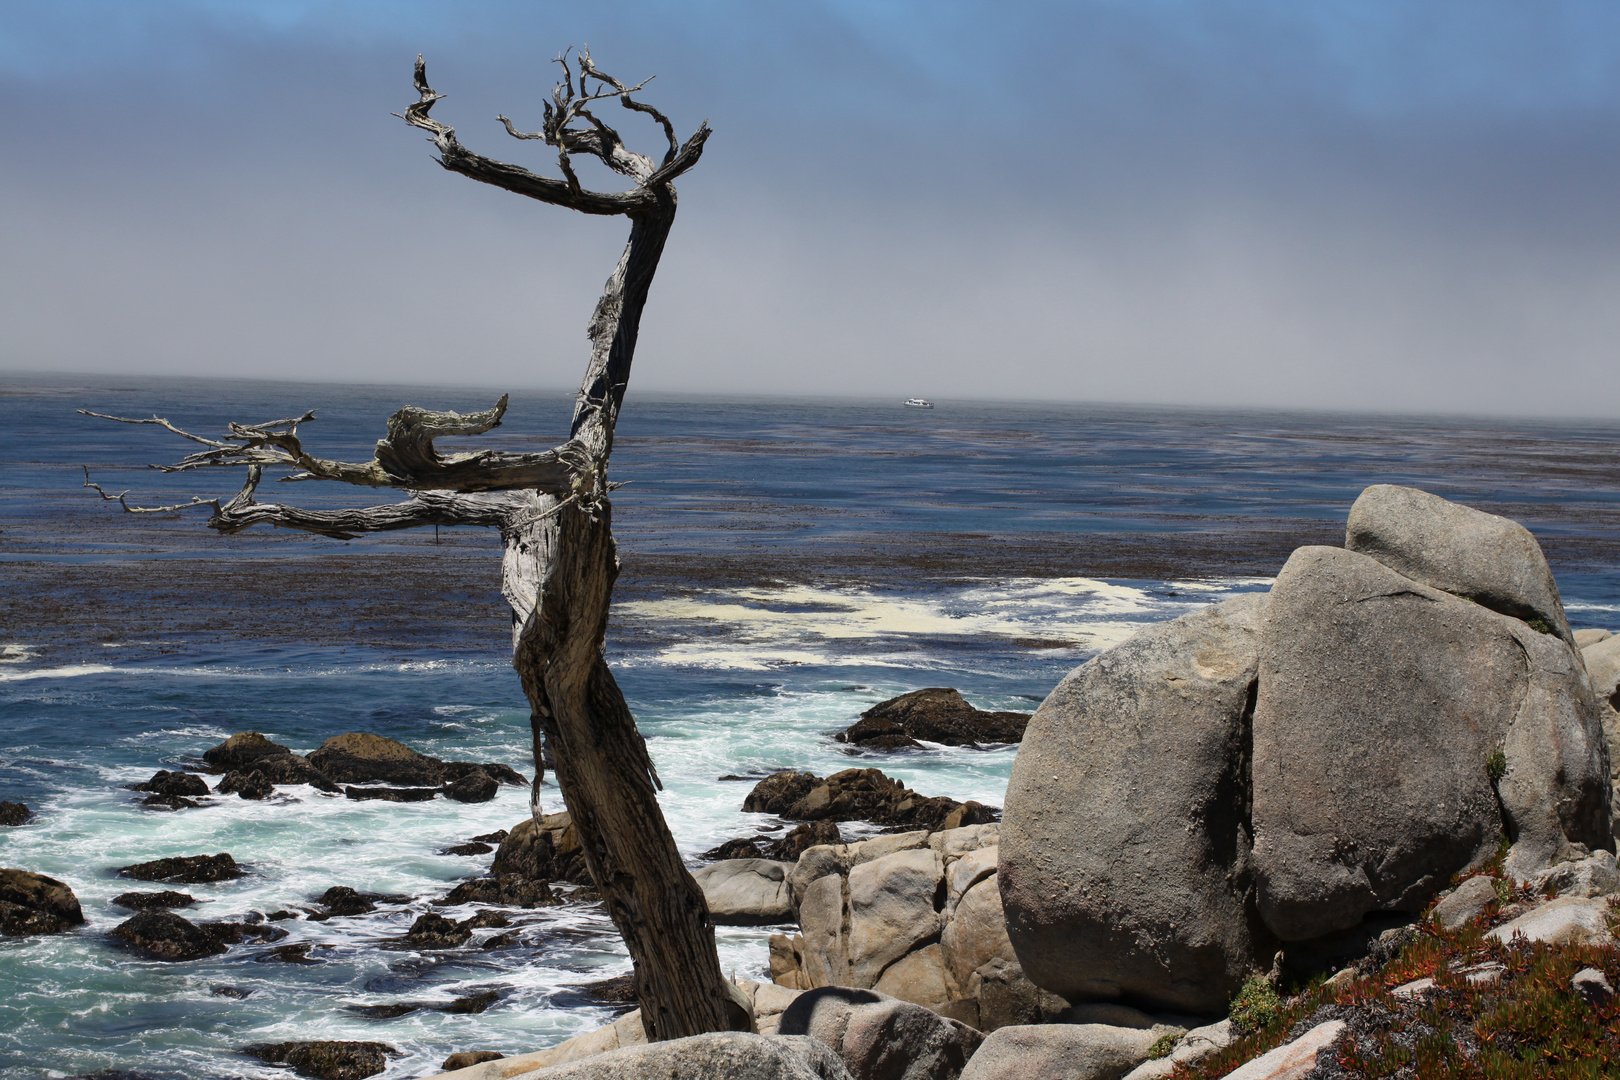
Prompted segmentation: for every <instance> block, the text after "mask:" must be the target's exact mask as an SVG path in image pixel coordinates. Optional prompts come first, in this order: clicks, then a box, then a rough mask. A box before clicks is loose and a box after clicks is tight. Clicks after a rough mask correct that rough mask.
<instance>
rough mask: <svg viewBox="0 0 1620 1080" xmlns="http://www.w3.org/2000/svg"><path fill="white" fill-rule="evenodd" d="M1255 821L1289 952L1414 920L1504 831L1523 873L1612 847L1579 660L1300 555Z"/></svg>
mask: <svg viewBox="0 0 1620 1080" xmlns="http://www.w3.org/2000/svg"><path fill="white" fill-rule="evenodd" d="M1482 516H1483V515H1482ZM1553 597H1554V599H1555V600H1556V592H1555V593H1553ZM1504 812H1505V815H1506V816H1505V819H1504ZM1253 822H1254V852H1253V859H1254V867H1255V872H1256V881H1257V886H1258V890H1257V901H1258V910H1259V912H1260V914H1261V917H1262V918H1263V919H1264V920H1265V923H1266V926H1267V927H1268V928H1269V929H1270V930H1271V931H1272V932H1273V933H1275V934H1276V935H1277V936H1278V937H1279V938H1281V939H1283V940H1284V941H1305V940H1308V939H1311V938H1316V937H1320V936H1323V935H1325V934H1329V933H1333V932H1335V931H1339V930H1345V929H1348V928H1350V927H1353V926H1355V925H1357V924H1358V923H1359V922H1360V921H1361V919H1362V917H1363V916H1365V915H1366V914H1368V913H1369V912H1373V911H1408V912H1417V911H1420V910H1421V909H1422V908H1423V906H1424V905H1425V904H1427V903H1428V902H1429V900H1431V899H1433V897H1434V895H1435V894H1436V893H1437V892H1438V891H1439V890H1440V889H1442V888H1444V887H1445V885H1446V882H1447V881H1448V880H1449V879H1450V878H1451V876H1452V875H1453V874H1455V873H1457V872H1458V871H1460V870H1463V869H1465V868H1467V867H1470V866H1473V865H1476V864H1479V863H1482V862H1484V861H1485V860H1486V859H1487V858H1488V857H1489V856H1490V855H1491V853H1492V852H1494V851H1495V849H1496V847H1497V844H1498V843H1499V840H1500V838H1501V836H1502V835H1503V833H1504V831H1506V833H1507V835H1509V836H1511V837H1514V838H1515V844H1514V848H1513V850H1512V852H1510V854H1509V860H1508V869H1509V870H1510V872H1514V873H1516V874H1518V875H1519V876H1521V877H1525V876H1528V875H1529V873H1531V872H1533V871H1535V870H1539V869H1542V868H1543V867H1545V866H1547V865H1549V864H1550V863H1551V862H1553V861H1554V860H1555V859H1557V858H1558V857H1559V856H1560V855H1561V854H1563V853H1564V852H1565V851H1566V850H1567V848H1568V844H1569V843H1570V842H1576V843H1582V844H1586V845H1587V846H1588V847H1593V848H1596V847H1604V846H1609V845H1611V844H1612V840H1611V839H1610V836H1609V783H1608V752H1607V747H1606V744H1605V742H1604V739H1603V736H1602V730H1601V727H1600V724H1599V721H1598V716H1597V710H1596V704H1595V702H1594V701H1593V699H1592V694H1591V689H1590V687H1589V685H1588V683H1587V679H1586V674H1585V671H1584V669H1583V668H1582V665H1581V662H1580V660H1579V658H1578V657H1577V656H1576V654H1575V653H1574V651H1573V649H1572V647H1571V646H1570V645H1568V644H1566V643H1565V641H1564V640H1563V639H1562V638H1560V637H1557V636H1554V635H1551V634H1546V633H1540V632H1537V631H1536V630H1534V629H1531V627H1530V626H1528V625H1527V624H1526V623H1525V622H1523V621H1521V620H1520V619H1518V618H1514V617H1511V616H1507V615H1502V614H1498V613H1497V612H1495V611H1492V610H1490V609H1488V608H1485V607H1483V606H1481V605H1480V604H1478V603H1472V602H1469V601H1467V600H1462V599H1459V598H1457V597H1455V596H1452V595H1451V594H1450V593H1447V592H1442V591H1440V590H1438V589H1434V588H1430V587H1428V586H1426V585H1423V584H1420V583H1419V582H1417V581H1414V580H1413V579H1411V578H1408V577H1404V576H1402V575H1401V574H1398V573H1396V572H1395V571H1393V570H1391V569H1390V568H1388V567H1386V566H1384V565H1382V564H1381V563H1379V562H1377V561H1375V560H1374V559H1372V558H1369V557H1367V556H1365V555H1361V554H1358V553H1356V552H1353V551H1346V550H1343V549H1340V548H1327V547H1306V548H1300V549H1299V550H1298V551H1296V552H1294V554H1293V556H1291V557H1290V558H1289V560H1288V563H1287V564H1286V565H1285V566H1284V567H1283V569H1282V572H1281V573H1280V574H1279V575H1278V576H1277V581H1276V584H1275V585H1273V587H1272V590H1271V603H1270V605H1269V608H1268V610H1267V613H1266V620H1265V629H1264V632H1263V634H1262V637H1261V645H1260V669H1259V692H1258V695H1257V698H1256V702H1255V709H1254V762H1253Z"/></svg>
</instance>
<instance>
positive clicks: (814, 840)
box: [764, 804, 966, 862]
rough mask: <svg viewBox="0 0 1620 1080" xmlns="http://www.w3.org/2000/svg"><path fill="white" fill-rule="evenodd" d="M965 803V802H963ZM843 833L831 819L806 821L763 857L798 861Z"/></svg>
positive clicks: (840, 840) (835, 841)
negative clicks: (814, 848) (802, 856)
mask: <svg viewBox="0 0 1620 1080" xmlns="http://www.w3.org/2000/svg"><path fill="white" fill-rule="evenodd" d="M964 805H966V804H964ZM843 842H844V837H843V834H842V833H840V832H839V831H838V826H837V825H835V824H834V823H833V822H831V821H806V822H804V823H803V824H802V825H795V826H794V827H793V828H792V829H790V830H788V833H787V835H786V836H784V837H782V839H780V840H778V841H776V842H775V843H773V844H770V845H769V846H768V847H766V849H765V856H764V857H765V858H767V859H777V860H779V861H782V862H798V861H799V856H800V855H803V854H804V853H805V852H806V851H808V850H810V849H811V848H813V847H817V846H819V845H821V844H842V843H843Z"/></svg>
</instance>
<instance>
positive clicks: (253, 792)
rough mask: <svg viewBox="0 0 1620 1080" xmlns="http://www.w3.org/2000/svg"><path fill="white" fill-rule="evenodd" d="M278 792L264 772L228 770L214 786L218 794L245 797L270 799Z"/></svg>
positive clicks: (215, 792)
mask: <svg viewBox="0 0 1620 1080" xmlns="http://www.w3.org/2000/svg"><path fill="white" fill-rule="evenodd" d="M275 793H276V789H275V786H274V785H273V784H271V783H270V781H269V779H268V778H267V777H266V776H265V775H264V773H262V772H257V771H255V772H240V771H237V772H228V773H226V774H225V779H223V780H221V781H220V782H219V785H218V786H217V787H215V788H214V794H216V795H236V796H238V797H239V798H243V799H268V798H269V797H270V796H272V795H274V794H275Z"/></svg>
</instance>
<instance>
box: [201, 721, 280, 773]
mask: <svg viewBox="0 0 1620 1080" xmlns="http://www.w3.org/2000/svg"><path fill="white" fill-rule="evenodd" d="M291 753H292V748H291V747H288V746H282V745H281V744H280V743H277V742H271V741H270V740H269V739H267V738H265V737H264V736H263V735H260V734H259V733H258V732H257V731H241V732H238V733H237V734H235V735H232V736H231V737H230V738H228V739H226V740H225V741H224V742H222V743H220V744H219V745H218V746H216V747H213V748H212V749H209V750H204V751H203V760H204V761H206V762H207V763H208V764H209V765H210V766H211V767H212V768H213V769H214V771H215V772H222V773H224V772H234V771H238V770H244V769H251V768H252V767H253V765H254V763H255V762H257V761H259V760H260V759H261V758H268V757H283V756H286V755H288V754H291Z"/></svg>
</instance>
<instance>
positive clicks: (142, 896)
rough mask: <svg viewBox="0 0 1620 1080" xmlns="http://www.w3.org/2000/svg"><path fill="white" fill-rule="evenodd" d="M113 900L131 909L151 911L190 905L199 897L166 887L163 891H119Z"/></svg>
mask: <svg viewBox="0 0 1620 1080" xmlns="http://www.w3.org/2000/svg"><path fill="white" fill-rule="evenodd" d="M112 902H113V903H114V904H117V905H118V906H119V907H121V908H129V909H130V910H131V911H151V910H152V909H154V908H177V907H190V906H191V905H192V904H195V903H196V902H197V898H196V897H195V896H192V895H191V894H190V893H183V892H175V891H174V890H173V889H164V890H163V891H162V892H127V893H119V894H118V895H117V896H115V897H113V898H112Z"/></svg>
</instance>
